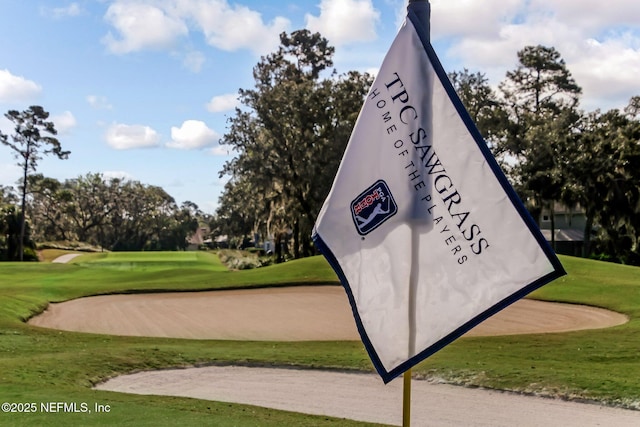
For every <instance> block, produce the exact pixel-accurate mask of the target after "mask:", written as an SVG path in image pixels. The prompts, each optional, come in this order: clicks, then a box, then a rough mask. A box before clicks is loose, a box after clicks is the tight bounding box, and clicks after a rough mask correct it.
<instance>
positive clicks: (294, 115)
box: [221, 30, 371, 257]
mask: <svg viewBox="0 0 640 427" xmlns="http://www.w3.org/2000/svg"><path fill="white" fill-rule="evenodd" d="M280 41H281V45H280V47H279V49H278V51H277V52H275V53H272V54H270V55H267V56H266V57H262V58H261V60H260V62H259V63H258V64H257V65H256V66H255V67H254V70H253V75H254V80H255V88H254V89H240V91H239V93H240V100H241V102H242V103H243V104H244V105H245V107H246V108H245V109H237V110H236V115H235V116H234V117H232V118H231V119H230V130H229V132H228V133H227V134H226V135H225V136H224V137H223V139H222V141H221V143H222V144H227V145H231V146H232V147H233V149H234V151H236V152H237V153H239V154H238V155H237V156H236V157H235V158H234V159H233V160H232V161H230V162H227V164H225V166H224V169H223V170H222V172H221V175H225V174H228V175H231V177H232V179H234V181H233V183H232V184H231V186H230V187H228V191H234V192H235V193H237V192H238V191H241V190H242V189H247V191H248V193H245V194H244V195H243V196H242V197H241V199H244V200H245V201H246V200H249V199H255V198H256V194H261V195H264V197H262V202H261V203H263V204H264V205H265V208H266V209H268V210H270V211H272V210H274V209H275V210H281V209H284V210H285V212H286V221H285V222H286V224H281V229H291V230H292V231H293V238H294V246H293V249H294V256H296V257H298V256H300V255H303V256H305V255H309V254H311V253H312V251H313V249H312V243H311V240H310V235H311V227H312V226H313V222H314V218H315V216H316V215H317V213H318V211H319V210H320V207H321V204H322V201H323V200H324V198H325V197H326V195H327V194H328V192H329V189H330V186H331V182H332V181H333V176H334V175H335V172H336V170H337V168H338V165H339V161H340V157H341V155H342V153H343V152H344V149H345V147H346V144H347V141H348V137H349V134H350V132H351V129H352V127H353V123H354V122H355V119H356V117H357V114H358V111H359V110H360V107H361V105H362V102H363V99H364V96H365V95H366V92H367V90H368V88H369V86H370V84H371V78H370V76H369V75H367V74H365V75H362V74H360V73H356V72H351V73H348V74H347V75H343V76H336V74H335V72H334V71H332V70H331V67H332V66H333V60H332V56H333V52H334V48H333V47H331V46H329V44H328V42H327V40H326V39H325V38H323V37H322V36H321V35H320V34H318V33H315V34H312V33H310V32H309V31H307V30H300V31H294V32H293V33H291V34H290V35H288V34H286V33H283V34H281V35H280ZM323 75H326V76H327V78H324V79H323V78H322V76H323ZM240 178H241V179H240ZM237 199H238V197H237V196H235V195H234V196H233V197H231V198H230V199H229V202H230V203H229V204H227V205H226V206H225V209H226V208H228V207H229V206H230V205H234V204H235V203H234V201H235V200H237ZM253 212H256V213H258V212H259V213H260V214H261V215H262V218H261V221H260V222H261V223H262V224H261V225H260V227H264V226H265V225H264V223H265V222H267V221H268V218H271V219H273V217H274V216H273V215H271V214H264V215H263V214H262V212H264V209H260V208H256V209H254V210H253ZM224 215H225V216H229V212H226V213H225V214H224ZM242 216H243V215H241V216H240V217H242ZM276 232H277V230H276V231H275V232H274V234H275V233H276Z"/></svg>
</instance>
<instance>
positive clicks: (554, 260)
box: [313, 4, 566, 384]
mask: <svg viewBox="0 0 640 427" xmlns="http://www.w3.org/2000/svg"><path fill="white" fill-rule="evenodd" d="M411 6H414V5H410V7H409V8H408V12H407V19H409V20H410V21H411V23H412V24H413V26H414V28H415V30H416V32H417V34H418V36H419V38H420V41H421V42H422V45H423V47H424V49H425V52H426V53H427V56H428V57H429V60H430V61H431V64H432V66H433V68H434V70H435V72H436V75H437V76H438V79H439V80H440V82H441V83H442V85H443V86H444V88H445V90H446V92H447V94H448V96H449V99H450V100H451V102H452V103H453V105H454V106H455V108H456V110H457V112H458V115H459V116H460V118H461V119H462V121H463V122H464V124H465V125H466V127H467V130H468V131H469V133H470V134H471V136H472V137H473V139H474V141H475V142H476V144H477V146H478V147H479V148H480V151H481V152H482V154H483V156H484V157H485V159H486V161H487V164H488V165H489V166H490V167H491V170H492V171H493V173H494V175H495V176H496V178H497V179H498V181H499V182H500V185H501V186H502V188H503V190H504V191H505V193H506V194H507V195H508V197H509V199H510V200H511V203H512V204H513V206H514V207H515V209H516V210H517V212H518V213H519V214H520V216H521V217H522V219H523V221H524V223H525V224H526V225H527V227H529V230H530V231H531V233H532V235H533V236H534V237H535V238H536V240H537V242H538V244H539V245H540V247H541V248H542V250H543V251H544V253H545V255H546V256H547V259H548V260H549V262H550V263H551V265H552V266H553V268H554V271H552V272H551V273H549V274H546V275H545V276H542V277H540V278H539V279H537V280H535V281H534V282H532V283H530V284H529V285H527V286H525V287H523V288H521V289H520V290H519V291H517V292H515V293H513V294H512V295H510V296H509V297H507V298H505V299H503V300H502V301H500V302H498V303H497V304H495V305H494V306H492V307H491V308H489V309H488V310H486V311H485V312H483V313H481V314H479V315H477V316H476V317H474V318H472V319H471V320H469V321H468V322H467V323H465V324H464V325H462V326H460V327H459V328H458V329H456V330H454V331H453V332H451V333H450V334H449V335H447V336H446V337H444V338H442V339H440V340H439V341H437V342H436V343H434V344H432V345H431V346H429V347H427V348H426V349H424V350H422V351H421V352H419V353H418V354H416V355H415V356H413V357H412V358H410V359H408V360H406V361H405V362H403V363H402V364H400V365H398V366H397V367H395V368H394V369H392V370H391V371H387V370H386V369H385V368H384V366H383V364H382V362H381V361H380V358H379V357H378V354H377V353H376V351H375V349H374V347H373V345H372V344H371V341H370V339H369V337H368V335H367V332H366V330H365V329H364V326H363V324H362V320H361V318H360V315H359V313H358V308H357V305H356V302H355V299H354V297H353V292H352V290H351V286H350V285H349V282H348V280H347V278H346V276H345V274H344V272H343V270H342V267H341V266H340V263H339V262H338V260H337V259H336V257H335V255H334V254H333V252H332V251H331V249H330V248H329V247H328V246H327V244H326V243H325V242H324V241H323V240H322V238H321V237H320V236H319V235H318V233H314V235H313V242H314V244H315V245H316V247H317V248H318V250H319V251H320V253H321V254H322V255H324V257H325V258H326V259H327V261H328V262H329V264H330V265H331V267H332V268H333V270H334V271H335V272H336V274H337V275H338V278H339V279H340V282H341V283H342V286H343V287H344V289H345V291H346V293H347V297H348V298H349V303H350V304H351V310H352V311H353V317H354V319H355V322H356V326H357V328H358V332H359V333H360V337H361V338H362V342H363V344H364V346H365V348H366V350H367V353H369V357H370V358H371V361H372V363H373V365H374V367H375V369H376V371H377V372H378V374H379V375H380V377H382V380H383V381H384V383H385V384H387V383H389V382H390V381H391V380H393V379H394V378H396V377H398V376H400V375H401V374H402V373H404V372H405V371H407V370H408V369H411V368H412V367H413V366H415V365H417V364H418V363H420V362H422V361H423V360H425V359H426V358H428V357H429V356H431V355H433V354H434V353H436V352H437V351H439V350H441V349H442V348H444V347H445V346H447V345H449V344H451V343H452V342H453V341H455V340H456V339H458V338H460V337H461V336H462V335H464V334H465V333H467V332H468V331H469V330H471V329H472V328H474V327H475V326H477V325H478V324H480V323H481V322H483V321H485V320H486V319H488V318H489V317H491V316H493V315H495V314H496V313H498V312H499V311H501V310H503V309H505V308H506V307H508V306H509V305H511V304H513V303H514V302H516V301H517V300H519V299H521V298H522V297H524V296H526V295H527V294H529V293H531V292H533V291H534V290H536V289H538V288H540V287H542V286H544V285H546V284H547V283H549V282H551V281H553V280H555V279H557V278H558V277H561V276H564V275H565V274H566V272H565V270H564V267H563V266H562V264H561V263H560V260H558V257H557V256H556V254H555V253H554V251H553V250H552V249H551V246H549V244H548V243H547V241H546V240H545V238H544V237H543V236H542V233H541V232H540V230H539V229H538V227H537V225H536V223H535V221H534V220H533V218H532V217H531V215H530V214H529V212H528V211H527V209H526V208H525V206H524V204H523V203H522V201H521V200H520V198H519V197H518V195H517V194H516V192H515V190H514V189H513V187H512V186H511V184H510V183H509V181H508V180H507V177H506V176H505V175H504V173H503V172H502V169H501V168H500V166H499V165H498V162H497V161H496V159H495V158H494V157H493V154H492V153H491V150H490V149H489V147H488V146H487V144H486V142H485V141H484V138H483V137H482V135H481V134H480V131H479V130H478V128H477V127H476V125H475V123H474V122H473V120H472V119H471V116H470V115H469V113H468V112H467V110H466V108H465V107H464V105H463V104H462V101H461V100H460V98H459V97H458V94H457V93H456V91H455V89H454V88H453V85H452V84H451V82H450V81H449V78H448V77H447V73H446V72H445V70H444V68H443V67H442V64H441V63H440V60H439V59H438V56H437V55H436V53H435V51H434V49H433V47H432V46H431V43H430V41H429V33H428V27H427V28H425V26H424V25H422V23H421V20H420V13H421V12H422V13H423V12H424V10H420V9H418V13H416V11H415V10H414V8H413V7H411ZM415 6H417V5H415ZM427 7H428V4H427ZM427 13H428V12H427Z"/></svg>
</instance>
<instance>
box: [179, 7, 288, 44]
mask: <svg viewBox="0 0 640 427" xmlns="http://www.w3.org/2000/svg"><path fill="white" fill-rule="evenodd" d="M179 10H180V13H182V14H183V16H185V17H186V18H188V19H191V20H193V21H194V22H195V23H196V26H197V28H198V29H199V30H200V31H202V32H203V33H204V36H205V38H206V40H207V43H209V44H210V45H211V46H214V47H217V48H218V49H222V50H226V51H235V50H238V49H249V50H251V51H253V52H254V53H256V54H258V55H260V54H265V53H268V52H270V51H272V50H273V49H274V48H275V47H277V46H278V44H279V42H280V38H279V35H280V33H281V32H283V31H286V30H287V29H288V28H289V26H290V24H291V22H290V21H289V20H288V19H286V18H284V17H281V16H278V17H276V18H274V19H273V20H272V21H271V22H269V23H265V22H264V21H263V19H262V15H261V14H260V13H259V12H256V11H255V10H251V9H249V8H248V7H246V6H241V5H237V4H236V5H234V6H230V5H229V3H228V2H227V1H226V0H211V1H206V2H205V1H199V0H187V1H183V2H181V3H180V7H179Z"/></svg>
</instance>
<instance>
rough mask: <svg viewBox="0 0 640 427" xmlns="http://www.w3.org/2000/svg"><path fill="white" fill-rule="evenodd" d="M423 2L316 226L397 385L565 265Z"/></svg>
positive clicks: (366, 339) (360, 123)
mask: <svg viewBox="0 0 640 427" xmlns="http://www.w3.org/2000/svg"><path fill="white" fill-rule="evenodd" d="M412 6H417V5H412V4H410V5H409V8H408V15H407V19H406V20H405V22H404V24H403V26H402V28H401V29H400V30H399V32H398V34H397V36H396V38H395V40H394V42H393V44H392V45H391V48H390V49H389V52H388V53H387V55H386V57H385V59H384V61H383V63H382V66H381V67H380V71H379V73H378V74H377V76H376V78H375V81H374V83H373V85H372V87H371V89H370V91H369V93H368V95H367V98H366V100H365V102H364V105H363V107H362V110H361V112H360V115H359V117H358V120H357V122H356V125H355V127H354V129H353V132H352V135H351V138H350V140H349V143H348V145H347V148H346V151H345V153H344V157H343V159H342V163H341V164H340V168H339V170H338V173H337V175H336V177H335V180H334V183H333V186H332V188H331V191H330V193H329V196H328V197H327V199H326V200H325V202H324V205H323V207H322V209H321V211H320V214H319V216H318V218H317V221H316V224H315V227H314V232H313V239H314V242H315V244H316V246H317V247H318V249H319V250H320V252H321V253H322V254H323V255H324V256H325V257H326V258H327V259H328V261H329V263H330V264H331V266H332V267H333V268H334V270H335V271H336V273H337V274H338V276H339V278H340V280H341V282H342V284H343V286H344V288H345V290H346V293H347V295H348V298H349V301H350V303H351V307H352V310H353V314H354V317H355V321H356V325H357V327H358V330H359V332H360V336H361V337H362V341H363V343H364V345H365V347H366V349H367V351H368V353H369V356H370V357H371V360H372V362H373V364H374V366H375V368H376V370H377V371H378V373H379V374H380V376H381V377H382V379H383V381H384V382H385V383H387V382H389V381H391V380H392V379H393V378H395V377H396V376H398V375H401V374H402V373H403V372H405V371H406V370H408V369H410V368H411V367H412V366H414V365H415V364H417V363H418V362H420V361H422V360H423V359H425V358H427V357H428V356H430V355H431V354H433V353H435V352H436V351H438V350H440V349H441V348H443V347H444V346H446V345H447V344H449V343H451V342H452V341H453V340H455V339H456V338H458V337H460V336H461V335H463V334H464V333H465V332H467V331H468V330H470V329H471V328H473V327H474V326H476V325H477V324H478V323H480V322H482V321H483V320H485V319H486V318H488V317H490V316H492V315H493V314H495V313H496V312H498V311H500V310H501V309H503V308H505V307H506V306H508V305H509V304H511V303H513V302H515V301H516V300H518V299H519V298H521V297H523V296H525V295H526V294H528V293H529V292H531V291H533V290H534V289H536V288H538V287H540V286H542V285H544V284H546V283H548V282H550V281H551V280H553V279H555V278H557V277H559V276H562V275H563V274H565V272H564V270H563V268H562V265H561V264H560V262H559V261H558V259H557V258H556V256H555V254H554V253H553V251H552V250H551V248H550V247H549V245H548V244H547V243H546V241H545V240H544V238H543V237H542V235H541V233H540V231H539V230H538V229H537V227H536V225H535V223H534V222H533V220H532V219H531V217H530V216H529V214H528V213H527V211H526V209H525V208H524V206H523V205H522V203H521V201H520V200H519V199H518V196H517V195H516V193H515V192H514V190H513V188H512V187H511V186H510V185H509V183H508V181H507V179H506V178H505V176H504V174H503V173H502V171H501V170H500V168H499V166H498V164H497V162H496V161H495V159H494V158H493V156H492V154H491V152H490V150H489V149H488V147H487V145H486V143H485V142H484V140H483V139H482V137H481V136H480V133H479V132H478V130H477V129H476V127H475V125H474V124H473V122H472V120H471V118H470V117H469V115H468V113H467V112H466V110H465V109H464V107H463V105H462V103H461V102H460V100H459V98H458V97H457V95H456V93H455V90H454V89H453V87H452V85H451V83H450V82H449V80H448V78H447V76H446V73H445V71H444V70H443V68H442V65H441V64H440V62H439V60H438V58H437V56H436V54H435V52H434V50H433V48H432V47H431V45H430V43H429V34H428V29H427V30H425V28H428V22H427V23H426V24H425V23H421V22H420V21H421V20H420V19H419V17H418V15H417V13H418V12H416V9H415V8H412ZM420 6H426V7H427V8H428V7H429V6H428V3H426V4H423V5H420ZM427 13H428V9H427Z"/></svg>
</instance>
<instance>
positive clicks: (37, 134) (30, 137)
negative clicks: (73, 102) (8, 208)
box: [0, 105, 70, 261]
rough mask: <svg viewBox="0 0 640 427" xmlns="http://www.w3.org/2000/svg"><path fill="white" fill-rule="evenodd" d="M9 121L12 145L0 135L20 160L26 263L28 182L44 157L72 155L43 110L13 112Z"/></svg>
mask: <svg viewBox="0 0 640 427" xmlns="http://www.w3.org/2000/svg"><path fill="white" fill-rule="evenodd" d="M5 117H6V118H7V119H9V120H10V121H11V122H13V123H14V125H15V128H14V130H15V133H14V134H13V135H11V140H12V142H10V141H9V139H8V136H7V135H5V134H3V133H2V132H0V142H2V144H4V145H6V146H8V147H10V148H11V149H12V150H13V151H15V153H14V155H15V157H16V158H17V159H18V163H17V164H18V166H20V168H21V169H22V186H21V188H20V190H21V196H22V197H21V205H20V237H19V246H18V251H19V260H20V261H22V260H23V250H24V239H25V224H26V215H25V207H26V202H27V194H28V193H29V188H28V180H27V177H28V176H29V172H30V171H32V172H35V171H36V168H37V166H38V161H39V160H41V159H42V155H47V154H53V155H55V156H57V157H58V158H59V159H66V158H68V156H69V153H70V152H69V151H63V150H62V147H61V145H60V141H58V140H57V139H56V138H55V135H57V133H58V132H57V131H56V129H55V126H54V124H53V122H49V121H47V119H48V118H49V113H48V112H46V111H45V110H44V109H43V108H42V107H40V106H38V105H33V106H31V107H29V108H28V109H27V110H24V111H22V112H20V111H17V110H9V111H8V112H7V113H6V114H5Z"/></svg>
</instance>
